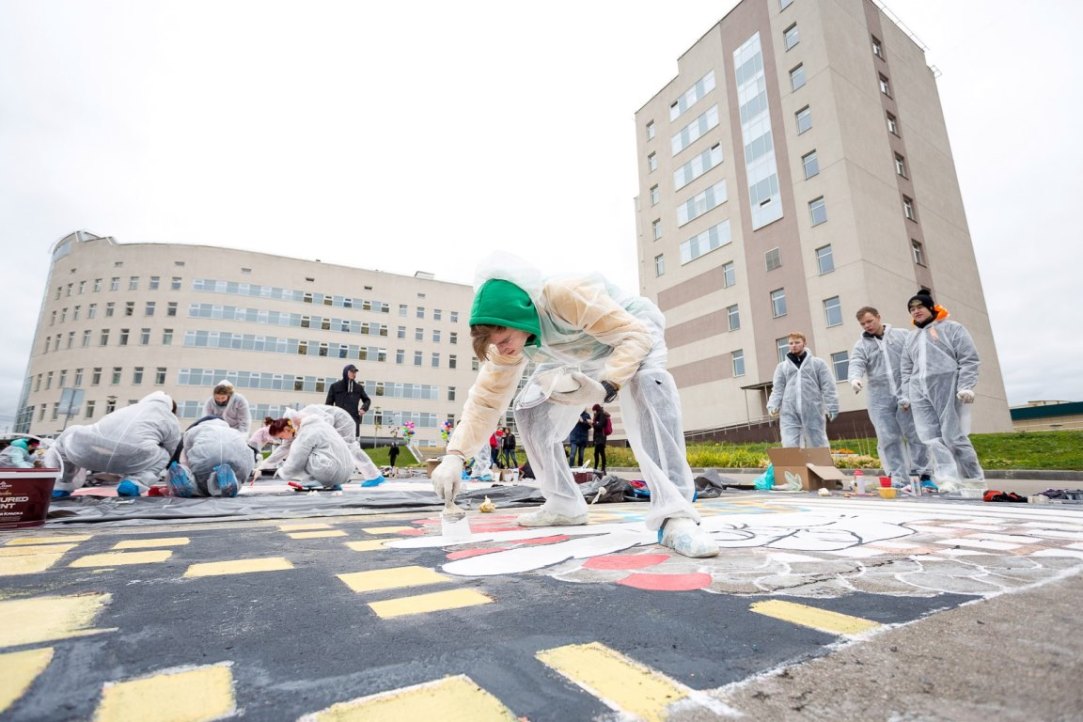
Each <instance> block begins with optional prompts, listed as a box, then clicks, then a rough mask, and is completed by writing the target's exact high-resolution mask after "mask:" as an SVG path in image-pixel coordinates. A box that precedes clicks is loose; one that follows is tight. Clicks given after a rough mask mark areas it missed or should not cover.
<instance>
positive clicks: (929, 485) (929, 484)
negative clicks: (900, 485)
mask: <svg viewBox="0 0 1083 722" xmlns="http://www.w3.org/2000/svg"><path fill="white" fill-rule="evenodd" d="M921 488H922V489H926V490H928V491H940V489H939V488H938V487H937V485H936V484H935V483H933V480H932V479H929V478H923V479H922V480H921Z"/></svg>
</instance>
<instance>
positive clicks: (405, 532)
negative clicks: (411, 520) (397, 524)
mask: <svg viewBox="0 0 1083 722" xmlns="http://www.w3.org/2000/svg"><path fill="white" fill-rule="evenodd" d="M396 533H398V534H401V535H403V536H425V530H424V529H403V530H402V531H399V532H396Z"/></svg>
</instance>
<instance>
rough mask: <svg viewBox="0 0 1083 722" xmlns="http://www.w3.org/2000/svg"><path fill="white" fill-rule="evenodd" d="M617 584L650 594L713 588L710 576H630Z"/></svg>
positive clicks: (700, 574)
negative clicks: (643, 590)
mask: <svg viewBox="0 0 1083 722" xmlns="http://www.w3.org/2000/svg"><path fill="white" fill-rule="evenodd" d="M617 584H623V585H624V586H626V587H633V588H635V589H645V590H647V591H648V592H690V591H693V590H696V589H706V588H707V587H709V586H711V575H710V574H702V573H699V572H697V573H695V574H629V575H628V576H627V577H625V578H624V579H621V580H620V581H619V582H617Z"/></svg>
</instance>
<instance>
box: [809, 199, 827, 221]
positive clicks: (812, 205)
mask: <svg viewBox="0 0 1083 722" xmlns="http://www.w3.org/2000/svg"><path fill="white" fill-rule="evenodd" d="M808 214H809V218H810V219H811V221H812V225H814V226H818V225H820V224H821V223H825V222H826V221H827V204H826V203H824V199H823V196H820V197H819V198H816V199H814V200H811V201H809V203H808Z"/></svg>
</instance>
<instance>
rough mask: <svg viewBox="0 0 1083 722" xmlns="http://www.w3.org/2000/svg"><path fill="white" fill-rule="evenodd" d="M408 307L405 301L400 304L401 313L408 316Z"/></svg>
mask: <svg viewBox="0 0 1083 722" xmlns="http://www.w3.org/2000/svg"><path fill="white" fill-rule="evenodd" d="M406 313H407V308H406V304H405V303H400V304H399V315H400V316H402V317H403V318H406Z"/></svg>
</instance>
